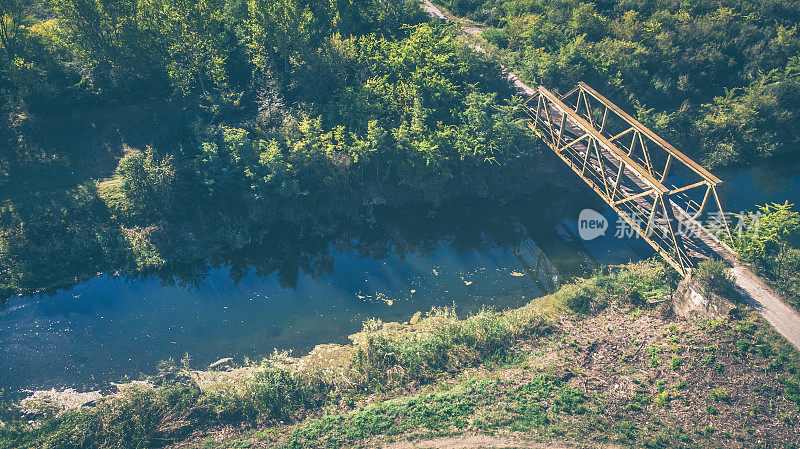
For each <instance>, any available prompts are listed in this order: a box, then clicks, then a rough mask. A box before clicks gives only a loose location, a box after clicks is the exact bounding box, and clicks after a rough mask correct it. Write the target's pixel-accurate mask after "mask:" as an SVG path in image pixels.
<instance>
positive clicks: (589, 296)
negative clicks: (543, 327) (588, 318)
mask: <svg viewBox="0 0 800 449" xmlns="http://www.w3.org/2000/svg"><path fill="white" fill-rule="evenodd" d="M595 296H596V293H595V292H593V291H592V290H591V289H589V288H588V287H586V286H581V287H580V288H579V289H578V290H576V291H575V292H574V293H572V294H571V295H569V296H567V298H566V299H565V303H566V305H567V307H569V309H570V310H572V311H573V312H577V313H589V312H590V311H591V309H592V300H593V299H594V298H595Z"/></svg>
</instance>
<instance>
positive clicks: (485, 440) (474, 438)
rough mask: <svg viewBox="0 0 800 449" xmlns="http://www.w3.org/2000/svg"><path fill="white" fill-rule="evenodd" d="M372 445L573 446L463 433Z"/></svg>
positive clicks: (410, 448)
mask: <svg viewBox="0 0 800 449" xmlns="http://www.w3.org/2000/svg"><path fill="white" fill-rule="evenodd" d="M367 447H370V446H367ZM373 447H376V448H378V447H379V448H381V449H476V448H486V449H489V448H492V449H500V448H504V449H511V448H514V449H522V448H526V449H569V448H572V447H573V446H564V445H562V444H555V443H533V442H530V441H525V440H520V439H517V438H511V437H492V436H487V435H463V436H458V437H446V438H435V439H432V440H425V441H414V442H397V443H390V444H386V445H383V446H373Z"/></svg>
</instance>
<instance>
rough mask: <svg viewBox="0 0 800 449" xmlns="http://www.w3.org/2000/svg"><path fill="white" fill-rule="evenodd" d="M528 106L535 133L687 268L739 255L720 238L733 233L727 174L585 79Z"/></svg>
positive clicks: (685, 271) (543, 92)
mask: <svg viewBox="0 0 800 449" xmlns="http://www.w3.org/2000/svg"><path fill="white" fill-rule="evenodd" d="M525 111H526V112H527V114H528V115H529V116H530V118H531V122H530V123H529V127H530V128H531V129H532V130H533V131H534V132H535V133H536V134H537V136H539V137H540V138H541V139H542V140H543V141H544V142H545V143H546V144H547V146H548V147H550V149H551V150H553V152H555V154H556V155H557V156H558V157H559V158H561V160H562V161H564V162H565V163H566V164H567V165H568V166H569V167H570V168H571V169H572V171H574V172H575V173H576V174H577V175H578V176H580V178H581V179H583V180H584V181H585V182H586V184H588V185H589V186H590V187H591V188H592V189H593V190H594V191H595V192H597V194H598V195H600V197H602V198H603V200H604V201H605V202H606V203H608V205H609V206H611V207H612V208H613V209H614V210H615V211H616V212H617V214H618V215H619V217H620V218H621V219H622V220H624V221H625V222H626V223H627V224H628V226H630V228H631V229H632V230H633V231H635V232H636V233H637V234H638V235H639V236H640V237H641V238H643V239H644V240H645V241H646V242H647V243H648V244H650V246H652V247H653V248H654V249H655V250H656V251H657V252H658V253H659V254H660V255H661V256H662V257H664V259H665V260H666V261H667V262H668V263H669V264H670V265H672V266H673V267H674V268H675V269H676V270H678V271H679V272H680V273H681V274H682V275H684V276H688V275H690V274H691V271H692V269H693V268H694V267H695V266H696V264H697V263H698V262H699V261H700V260H703V259H707V258H709V257H712V255H713V254H712V253H716V254H719V255H721V256H722V257H725V258H729V257H730V256H731V255H732V254H733V252H732V250H731V249H730V248H728V247H727V246H726V245H725V244H724V243H722V242H721V241H720V240H719V239H718V238H717V237H718V235H719V234H724V235H726V236H728V237H730V235H731V234H730V228H729V225H728V221H727V219H726V216H725V213H724V211H723V208H722V204H721V203H720V199H719V195H718V193H717V186H719V185H720V184H721V183H722V181H720V180H719V178H717V177H716V176H714V175H713V174H711V173H709V172H708V171H707V170H706V169H704V168H703V167H701V166H700V165H699V164H697V163H696V162H695V161H693V160H692V159H691V158H689V157H688V156H686V155H685V154H683V153H681V152H680V151H678V150H677V149H675V147H673V146H672V145H670V144H669V143H667V142H666V141H664V139H662V138H661V137H659V136H658V135H656V134H655V133H654V132H653V131H651V130H649V129H648V128H647V127H645V126H644V125H643V124H641V123H639V122H638V121H637V120H636V119H634V118H633V117H631V116H630V115H628V114H627V113H625V111H623V110H621V109H620V108H619V107H618V106H617V105H615V104H614V103H612V102H611V101H610V100H608V99H607V98H605V97H604V96H602V95H600V94H599V93H598V92H597V91H595V90H594V89H592V88H591V87H589V86H588V85H586V84H585V83H582V82H581V83H579V84H578V86H577V87H575V88H574V89H572V90H571V91H569V92H567V93H566V94H565V95H563V96H560V97H559V96H556V95H555V94H553V93H552V92H550V91H549V90H547V89H546V88H544V87H539V89H538V90H537V92H536V94H535V95H534V96H532V97H531V98H529V99H528V101H526V102H525ZM704 219H705V220H706V223H707V225H706V226H703V225H702V224H701V223H702V221H703V220H704Z"/></svg>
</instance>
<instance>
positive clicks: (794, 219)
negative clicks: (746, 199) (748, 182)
mask: <svg viewBox="0 0 800 449" xmlns="http://www.w3.org/2000/svg"><path fill="white" fill-rule="evenodd" d="M739 220H740V222H741V223H740V225H741V226H738V228H739V229H738V230H737V232H736V233H735V235H734V239H733V242H732V243H733V247H734V249H736V252H737V253H738V254H739V256H740V257H741V258H742V260H744V261H746V262H749V263H752V264H753V265H754V266H755V267H756V268H757V269H758V270H759V272H760V273H761V274H763V275H765V276H766V277H767V278H768V279H770V280H771V281H772V282H774V283H776V284H777V286H778V288H779V289H780V290H781V291H782V292H783V293H784V295H785V296H786V297H787V299H789V301H790V302H791V303H792V304H793V305H794V306H795V308H800V278H799V277H798V273H800V213H798V212H797V211H795V210H794V205H793V204H790V203H789V202H788V201H787V202H786V203H784V204H778V203H771V204H766V205H764V206H760V207H759V208H758V210H757V211H756V212H754V213H750V214H747V215H745V216H742V217H739ZM745 230H747V231H745Z"/></svg>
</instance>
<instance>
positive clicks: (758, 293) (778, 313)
mask: <svg viewBox="0 0 800 449" xmlns="http://www.w3.org/2000/svg"><path fill="white" fill-rule="evenodd" d="M731 273H732V274H733V276H734V279H735V280H736V285H737V286H738V287H739V288H740V289H741V293H743V294H744V296H745V297H746V298H747V300H748V302H749V303H750V304H751V305H752V306H753V308H754V309H755V310H756V311H757V312H758V313H760V314H761V316H763V317H764V319H766V320H767V321H768V322H769V324H771V325H772V327H774V328H775V330H776V331H778V332H779V333H780V334H781V335H783V337H784V338H786V339H787V340H789V343H791V344H792V345H794V347H796V348H797V349H800V315H798V314H797V312H795V311H794V310H793V309H792V308H791V307H789V306H788V305H786V303H784V302H783V301H782V300H781V298H780V296H778V294H777V293H775V291H774V290H772V288H770V287H769V286H768V285H767V284H766V283H765V282H764V280H763V279H761V278H760V277H758V276H756V275H755V274H754V273H753V272H752V271H750V269H748V268H747V267H744V266H742V265H735V266H734V267H733V268H732V269H731Z"/></svg>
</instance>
